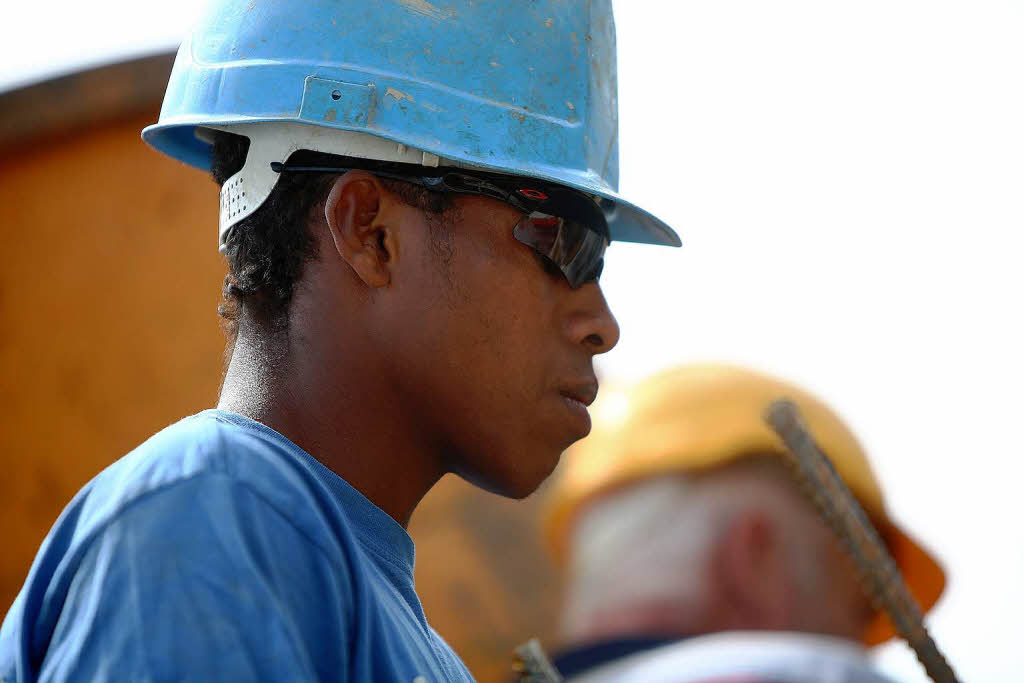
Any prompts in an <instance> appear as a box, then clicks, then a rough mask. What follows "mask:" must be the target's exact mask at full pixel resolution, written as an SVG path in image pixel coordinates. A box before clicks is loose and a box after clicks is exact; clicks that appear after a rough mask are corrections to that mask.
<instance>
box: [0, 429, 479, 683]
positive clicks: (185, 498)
mask: <svg viewBox="0 0 1024 683" xmlns="http://www.w3.org/2000/svg"><path fill="white" fill-rule="evenodd" d="M413 557H414V547H413V542H412V539H411V538H410V537H409V535H408V534H407V533H406V532H405V530H404V529H403V528H402V527H401V526H400V525H399V524H397V523H396V522H395V521H394V520H393V519H392V518H391V517H389V516H388V515H387V514H386V513H385V512H384V511H383V510H381V509H380V508H378V507H376V506H375V505H374V504H373V503H371V502H370V501H369V500H367V499H366V498H364V497H363V496H362V495H361V494H360V493H359V492H358V491H356V490H355V489H354V488H352V487H351V486H350V485H349V484H348V483H346V482H345V481H344V480H343V479H341V478H340V477H338V476H337V475H336V474H334V473H333V472H331V471H330V470H328V469H327V468H326V467H324V466H323V465H322V464H320V463H319V462H318V461H317V460H315V459H314V458H313V457H312V456H310V455H309V454H308V453H306V452H305V451H303V450H302V449H300V448H299V447H298V446H296V445H295V444H293V443H292V442H291V441H289V440H288V439H286V438H284V437H283V436H281V435H280V434H278V433H277V432H274V431H273V430H271V429H269V428H267V427H266V426H264V425H262V424H260V423H258V422H254V421H252V420H249V419H246V418H244V417H241V416H239V415H235V414H232V413H227V412H223V411H216V410H208V411H206V412H203V413H200V414H198V415H194V416H192V417H190V418H187V419H185V420H182V421H181V422H179V423H177V424H175V425H172V426H171V427H168V428H167V429H165V430H163V431H162V432H160V433H159V434H156V435H155V436H153V437H152V438H151V439H149V440H148V441H146V442H145V443H144V444H142V445H141V446H140V447H139V448H137V449H135V450H134V451H132V452H131V453H129V454H128V455H126V456H125V457H124V458H122V459H121V460H119V461H118V462H116V463H114V464H113V465H111V466H110V467H108V468H107V469H106V470H104V471H103V472H102V473H100V474H99V476H97V477H96V478H95V479H93V480H92V481H91V482H90V483H89V484H87V485H86V486H85V488H83V489H82V490H81V491H80V492H79V493H78V495H77V496H75V498H74V500H72V501H71V504H70V505H68V507H67V508H66V509H65V510H64V512H63V513H62V514H61V516H60V518H59V519H58V520H57V523H56V524H55V525H54V527H53V529H51V531H50V533H49V535H48V536H47V537H46V540H45V541H44V542H43V545H42V547H41V548H40V550H39V554H38V555H37V556H36V559H35V562H34V563H33V565H32V569H31V571H30V572H29V575H28V579H27V580H26V582H25V586H24V587H23V588H22V590H21V592H20V593H19V594H18V597H17V598H16V599H15V601H14V604H13V605H12V606H11V609H10V611H9V612H8V614H7V617H6V619H4V623H3V628H2V630H0V680H2V681H5V682H6V681H36V680H40V681H51V680H56V681H62V680H68V679H70V680H90V681H91V680H132V681H134V680H155V681H161V680H195V681H215V680H216V681H228V680H231V681H234V680H266V681H314V680H331V681H401V682H403V683H413V682H414V681H415V683H424V682H430V683H434V682H435V681H467V680H472V676H471V675H470V674H469V671H467V669H466V667H465V666H464V665H463V664H462V662H461V661H460V660H459V658H458V657H457V656H456V655H455V653H453V652H452V650H451V649H450V648H449V647H448V645H447V644H445V642H444V641H443V640H442V639H441V637H440V636H438V635H437V633H435V632H434V630H433V629H431V627H430V625H429V624H428V623H427V620H426V618H425V616H424V614H423V608H422V606H421V605H420V601H419V598H418V597H417V596H416V591H415V589H414V586H413Z"/></svg>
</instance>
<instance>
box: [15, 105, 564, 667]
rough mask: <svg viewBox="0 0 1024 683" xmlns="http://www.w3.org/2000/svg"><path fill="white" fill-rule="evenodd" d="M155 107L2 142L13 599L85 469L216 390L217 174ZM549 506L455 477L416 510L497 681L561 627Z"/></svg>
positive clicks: (435, 592)
mask: <svg viewBox="0 0 1024 683" xmlns="http://www.w3.org/2000/svg"><path fill="white" fill-rule="evenodd" d="M155 118H156V116H155V112H153V113H152V114H147V115H145V116H142V117H137V118H132V119H126V120H124V121H121V122H116V123H112V124H108V125H104V126H101V127H96V128H92V129H89V130H86V131H79V132H78V133H76V134H72V135H69V136H66V137H61V138H58V139H53V140H49V141H45V142H43V143H38V144H35V145H33V146H31V147H26V148H22V149H20V150H15V151H8V152H6V153H3V154H0V231H2V240H3V245H2V262H3V268H2V269H0V411H2V412H0V414H2V415H3V418H2V419H0V472H2V473H3V474H2V476H0V521H2V529H3V537H4V551H3V552H2V553H0V610H6V606H7V605H9V604H10V602H11V601H12V600H13V599H14V596H15V594H16V593H17V591H18V589H19V588H20V586H21V584H22V582H23V581H24V578H25V575H26V573H27V571H28V568H29V566H30V564H31V561H32V557H33V556H34V554H35V552H36V550H37V548H38V546H39V544H40V542H41V541H42V539H43V537H44V536H45V535H46V532H47V530H48V529H49V527H50V526H51V525H52V524H53V521H54V520H55V519H56V517H57V515H58V514H59V513H60V510H61V509H62V508H63V506H64V505H65V504H66V503H67V501H68V500H69V499H70V498H71V497H72V496H73V495H74V493H75V491H77V490H78V488H79V487H80V486H81V485H82V484H84V483H85V482H86V481H88V480H89V478H90V477H92V476H93V475H94V474H95V473H97V472H98V471H99V470H100V469H102V468H103V467H104V466H105V465H106V464H108V463H109V462H111V461H113V460H115V459H116V458H118V457H120V456H121V455H122V454H124V453H125V452H126V451H128V450H130V449H131V448H132V447H133V446H135V445H136V444H138V443H139V442H141V441H143V440H144V439H145V438H146V437H147V436H149V435H150V434H151V433H153V432H154V431H156V430H158V429H160V428H161V427H163V426H165V425H167V424H170V423H172V422H174V421H176V420H178V419H179V418H181V417H183V416H185V415H188V414H191V413H194V412H197V411H199V410H202V409H204V408H207V407H210V406H211V405H212V404H213V403H214V401H215V398H216V392H217V386H218V382H219V379H220V369H221V352H222V344H223V337H222V335H221V332H220V329H219V326H218V318H217V314H216V307H217V302H218V300H219V295H220V285H221V280H222V278H223V274H224V265H223V263H222V261H221V259H220V256H219V255H218V253H217V249H216V239H217V238H216V222H217V188H216V186H215V185H214V184H213V182H212V181H210V180H209V179H208V178H206V177H204V176H203V175H202V174H200V173H199V172H196V171H194V170H191V169H189V168H186V167H185V166H183V165H181V164H178V163H176V162H173V161H170V160H167V159H165V158H163V157H161V156H159V155H158V154H156V153H155V152H153V151H151V150H150V149H149V148H147V147H146V146H145V145H144V144H143V143H142V142H141V141H140V140H139V136H138V131H139V130H140V129H141V128H142V127H143V126H144V125H145V124H147V123H149V122H151V121H153V120H155ZM536 512H537V501H536V500H531V501H527V502H525V503H515V502H512V501H505V500H500V499H497V498H495V497H493V496H490V495H488V494H484V493H481V492H479V491H476V490H474V489H472V488H471V487H469V486H468V485H466V484H464V483H462V482H460V481H457V480H454V478H448V479H446V480H445V481H443V482H442V483H441V484H440V485H439V486H438V487H437V489H435V491H434V492H432V493H431V494H430V495H429V496H428V497H427V499H426V500H425V501H424V503H423V505H422V506H421V507H420V509H419V510H418V511H417V513H416V515H415V516H414V518H413V524H412V527H411V529H410V530H411V532H412V534H413V536H414V538H415V539H416V541H417V572H416V576H417V585H418V588H419V591H420V593H421V595H422V598H423V602H424V606H425V608H426V610H427V615H428V617H429V618H430V619H431V621H432V622H433V624H434V626H435V628H437V630H438V631H439V632H440V633H441V634H442V635H444V636H445V637H446V638H447V639H448V641H449V642H450V643H451V644H452V645H453V647H455V649H456V650H457V651H458V652H459V653H460V654H462V655H463V657H464V658H465V659H466V661H467V664H469V666H470V668H471V669H472V670H473V671H474V673H475V674H476V675H477V676H478V677H479V678H480V679H481V680H484V681H488V680H499V679H501V678H503V677H504V672H506V671H508V666H509V661H510V658H509V655H510V653H511V651H512V648H513V647H514V646H515V645H517V644H518V643H519V642H521V641H523V640H525V639H526V638H528V637H529V636H531V635H535V634H540V635H550V634H551V632H552V619H553V608H554V600H555V587H554V585H553V581H554V578H553V577H554V573H553V571H552V569H551V567H550V565H549V563H548V560H547V557H546V556H545V555H544V554H543V552H542V551H541V550H540V549H539V548H538V546H537V540H536V529H535V517H536Z"/></svg>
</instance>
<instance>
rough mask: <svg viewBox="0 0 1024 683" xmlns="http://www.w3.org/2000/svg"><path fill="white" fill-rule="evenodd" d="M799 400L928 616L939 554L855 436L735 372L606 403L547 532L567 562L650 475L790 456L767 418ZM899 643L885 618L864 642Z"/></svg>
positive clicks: (605, 398) (656, 380)
mask: <svg viewBox="0 0 1024 683" xmlns="http://www.w3.org/2000/svg"><path fill="white" fill-rule="evenodd" d="M783 397H785V398H789V399H791V400H793V401H795V402H796V404H797V406H799V408H800V410H801V412H802V413H803V415H804V419H805V420H806V423H807V426H808V428H809V429H810V431H811V434H812V435H813V436H814V439H815V441H816V442H817V443H818V444H819V445H820V446H821V448H822V449H823V450H824V451H825V453H827V454H828V456H829V457H830V458H831V459H832V462H833V463H834V464H835V467H836V469H837V470H838V472H839V474H840V475H842V477H843V479H844V480H845V481H846V483H847V485H848V486H849V487H850V489H851V490H852V491H853V493H854V495H855V496H856V497H857V498H858V500H859V501H860V504H861V505H862V506H863V507H864V510H865V511H866V512H867V513H868V515H869V516H870V517H871V520H872V521H873V522H874V524H875V526H876V528H877V529H878V531H879V533H880V534H881V536H882V538H883V539H884V540H885V543H886V545H887V546H888V548H889V551H890V552H891V553H892V555H893V558H894V559H895V560H896V563H897V564H898V565H899V566H900V569H901V570H902V571H903V575H904V577H905V578H906V581H907V584H908V585H909V587H910V590H911V592H912V593H913V594H914V596H915V597H916V598H917V601H918V603H919V604H920V605H921V608H922V609H923V610H925V611H927V610H929V609H930V608H931V607H932V606H933V605H934V604H935V602H936V601H937V600H938V599H939V596H940V595H941V594H942V590H943V588H944V587H945V583H946V579H945V575H944V573H943V571H942V568H941V567H940V566H939V564H938V563H937V562H936V561H935V559H934V558H932V557H931V555H929V554H928V552H926V551H925V550H924V549H923V548H921V546H919V545H918V544H917V543H916V542H915V541H914V540H912V539H911V538H910V537H909V536H907V534H906V533H904V532H903V531H902V530H901V529H899V528H898V527H897V526H896V525H895V524H894V523H893V522H892V520H890V519H889V515H888V513H887V512H886V509H885V502H884V499H883V496H882V489H881V487H880V486H879V483H878V480H877V479H876V478H875V475H874V474H873V473H872V471H871V467H870V465H869V464H868V460H867V456H866V455H865V453H864V450H863V449H862V448H861V446H860V444H859V443H858V442H857V439H856V437H855V436H854V435H853V433H852V432H851V431H850V430H849V429H848V428H847V427H846V425H844V424H843V422H842V421H841V420H840V419H839V417H838V416H837V415H836V414H835V413H834V412H832V410H831V409H830V408H829V407H828V406H826V405H825V404H824V403H822V402H821V401H819V400H818V399H817V398H815V397H814V396H811V395H810V394H808V393H807V392H806V391H804V390H803V389H800V388H799V387H797V386H794V385H792V384H789V383H787V382H783V381H781V380H778V379H776V378H773V377H770V376H767V375H763V374H761V373H757V372H753V371H751V370H747V369H744V368H739V367H734V366H728V365H711V364H700V365H689V366H685V367H681V368H677V369H675V370H670V371H667V372H665V373H662V374H660V375H656V376H654V377H652V378H650V379H647V380H645V381H643V382H640V383H639V384H637V385H636V386H635V387H633V388H631V389H630V390H629V391H627V392H621V393H616V392H612V393H611V394H609V395H602V398H601V399H600V400H599V401H598V403H597V404H595V418H596V419H595V428H594V431H593V432H592V433H591V435H590V436H589V437H587V438H586V439H584V440H583V441H581V442H580V443H579V444H578V445H577V446H576V447H575V448H573V449H572V450H570V451H569V452H568V453H567V454H566V457H565V459H564V464H563V466H562V468H561V469H562V472H561V473H560V476H559V477H558V478H556V479H555V481H554V482H553V486H552V490H551V492H550V498H549V504H548V505H549V507H548V514H547V516H546V519H545V533H546V536H547V540H548V541H549V543H550V545H551V548H552V550H553V551H554V554H555V556H556V558H558V559H559V560H562V561H564V560H565V556H566V552H567V547H568V540H569V533H570V531H571V526H572V524H573V521H574V518H575V517H576V515H577V514H578V513H579V511H580V510H581V509H582V508H583V506H585V505H586V504H587V503H589V502H591V501H593V500H594V499H595V498H596V497H598V496H600V495H602V494H605V493H608V492H609V491H612V490H615V489H619V488H621V487H624V486H626V485H628V484H630V483H633V482H636V481H639V480H642V479H647V478H650V477H654V476H658V475H663V474H669V473H677V472H694V471H700V470H704V469H709V468H713V467H716V466H720V465H724V464H726V463H729V462H731V461H733V460H736V459H738V458H742V457H744V456H749V455H754V454H765V453H778V454H780V455H783V454H785V453H786V451H785V447H784V446H783V444H782V442H781V441H780V440H779V438H778V436H776V435H775V433H774V432H773V431H771V429H769V428H768V427H767V426H766V425H765V424H764V422H763V420H762V417H761V416H762V414H763V412H764V410H765V408H766V407H767V406H768V404H769V403H771V402H772V401H774V400H775V399H778V398H783ZM895 635H896V632H895V630H894V628H893V626H892V624H891V622H890V621H889V618H888V616H887V615H886V614H884V613H883V612H879V613H878V614H876V616H875V618H874V619H873V621H872V623H871V624H870V625H869V627H868V629H867V631H866V632H865V635H864V639H863V640H864V643H865V644H866V645H869V646H870V645H877V644H879V643H882V642H884V641H886V640H888V639H889V638H892V637H893V636H895Z"/></svg>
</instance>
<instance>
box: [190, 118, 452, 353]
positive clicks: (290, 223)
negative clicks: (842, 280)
mask: <svg viewBox="0 0 1024 683" xmlns="http://www.w3.org/2000/svg"><path fill="white" fill-rule="evenodd" d="M212 135H213V156H212V163H211V165H210V174H211V175H212V176H213V179H214V180H215V181H216V182H217V184H218V185H223V184H224V182H225V181H226V180H227V179H228V178H230V177H231V176H232V175H234V174H235V173H237V172H238V171H239V170H240V169H241V168H242V166H243V164H244V163H245V157H246V154H247V153H248V151H249V139H248V138H246V137H244V136H241V135H234V134H231V133H225V132H223V131H212ZM342 160H345V158H343V157H342ZM288 161H291V162H295V163H301V164H303V165H326V166H329V165H332V164H333V165H339V164H338V161H339V157H336V156H331V155H327V154H321V153H318V152H309V151H299V152H296V153H295V154H293V155H292V156H291V158H290V159H289V160H288ZM347 161H351V162H353V163H352V164H351V165H354V166H358V160H347ZM336 177H337V174H336V173H317V174H309V173H295V174H283V175H282V176H281V177H280V178H279V179H278V181H277V184H276V185H275V186H274V189H273V190H272V191H271V193H270V195H269V196H268V197H267V200H266V201H265V202H264V203H263V204H262V205H261V206H260V208H259V209H257V210H256V211H255V212H253V214H252V215H250V216H248V217H247V218H245V219H243V220H242V221H240V222H239V223H238V224H237V225H236V226H235V228H234V230H233V231H232V236H231V239H230V240H229V242H228V244H227V247H226V252H225V256H226V258H227V263H228V274H227V275H226V276H225V278H224V288H223V301H222V302H221V303H220V305H219V306H218V307H217V312H218V313H219V314H220V316H221V318H223V320H224V326H225V331H226V332H227V335H228V339H229V343H230V345H231V346H233V344H234V341H235V339H236V337H237V335H238V323H239V319H240V317H241V314H242V308H243V306H245V307H249V310H250V312H252V313H254V314H256V315H257V316H258V319H259V320H261V321H262V322H264V323H266V324H268V325H269V326H270V328H269V329H270V330H271V331H275V332H276V331H281V330H284V329H286V328H287V324H288V306H289V304H290V303H291V299H292V295H293V293H294V291H295V285H296V283H297V282H298V281H299V280H300V279H301V278H302V273H303V268H304V266H305V264H306V263H307V262H309V261H310V260H313V259H315V258H316V257H317V248H316V240H315V239H314V236H313V234H312V231H311V230H310V221H311V219H312V218H313V216H314V215H315V212H316V211H318V210H321V209H322V207H323V204H324V201H325V200H326V199H327V194H328V192H329V191H330V187H331V182H332V181H333V180H334V179H335V178H336ZM380 182H381V184H382V185H384V187H385V188H387V189H388V190H389V191H391V192H393V193H395V194H396V195H398V197H399V198H401V200H402V201H404V202H405V203H407V204H409V205H411V206H414V207H416V208H419V209H421V210H423V211H424V212H426V213H427V214H428V219H429V220H428V224H429V226H430V230H431V243H432V244H434V245H435V246H438V247H441V246H444V245H445V244H447V237H448V235H447V233H446V231H442V230H440V229H439V228H440V227H441V226H444V225H445V221H443V220H439V219H440V218H441V217H442V216H443V214H445V212H446V211H447V210H448V209H449V208H451V204H452V201H451V195H448V194H442V193H438V192H430V191H428V190H426V189H424V188H422V187H419V186H417V185H412V184H410V183H405V182H402V181H399V180H393V179H389V178H381V179H380ZM439 253H442V254H444V255H445V256H446V257H450V252H448V253H447V254H445V252H444V251H440V252H439Z"/></svg>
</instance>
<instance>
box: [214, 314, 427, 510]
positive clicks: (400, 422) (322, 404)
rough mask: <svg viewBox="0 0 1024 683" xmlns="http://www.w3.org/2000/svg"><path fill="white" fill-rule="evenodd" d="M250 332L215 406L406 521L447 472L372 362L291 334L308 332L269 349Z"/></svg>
mask: <svg viewBox="0 0 1024 683" xmlns="http://www.w3.org/2000/svg"><path fill="white" fill-rule="evenodd" d="M250 329H251V328H250ZM245 332H246V330H245V326H244V325H242V326H240V330H239V334H238V339H237V341H236V343H235V345H234V349H233V350H232V353H231V358H230V360H229V363H228V368H227V371H226V372H225V377H224V383H223V385H222V387H221V392H220V399H219V401H218V404H217V407H218V408H219V409H221V410H227V411H231V412H234V413H237V414H240V415H244V416H245V417H248V418H251V419H253V420H256V421H258V422H261V423H263V424H265V425H267V426H268V427H270V428H272V429H274V430H275V431H277V432H279V433H280V434H283V435H284V436H285V437H287V438H288V439H289V440H291V441H292V442H293V443H295V444H296V445H298V446H299V447H300V448H302V449H303V450H305V451H306V452H308V453H309V454H310V455H312V456H313V457H315V458H316V459H317V460H319V461H320V462H322V463H323V464H324V465H325V466H326V467H328V468H329V469H330V470H332V471H333V472H334V473H335V474H337V475H338V476H340V477H341V478H342V479H344V480H345V481H346V482H348V483H349V484H351V485H352V486H353V487H355V488H356V489H357V490H358V491H359V492H360V493H362V494H363V495H364V496H366V497H367V498H368V499H369V500H370V501H372V502H373V503H374V504H375V505H377V507H379V508H381V509H382V510H384V512H386V513H387V514H388V515H390V516H391V517H392V518H394V519H395V521H397V522H398V523H399V524H401V525H402V526H403V527H406V526H408V523H409V519H410V517H411V516H412V512H413V510H414V509H415V508H416V505H418V504H419V501H420V500H421V499H422V498H423V496H424V495H425V494H426V493H427V491H429V490H430V488H431V487H432V486H433V485H434V484H435V483H436V482H437V480H438V479H440V477H441V476H442V475H443V474H444V471H443V469H442V468H441V466H440V462H439V458H438V457H437V454H435V453H432V452H431V449H430V448H429V447H428V443H427V439H425V438H423V435H422V434H420V433H418V430H417V429H416V428H415V425H414V422H415V421H414V420H413V419H411V417H412V416H406V415H403V414H402V411H401V407H400V404H399V402H398V401H396V400H395V396H394V392H391V391H388V387H387V384H386V382H384V381H381V377H380V375H379V374H378V373H376V372H374V370H375V367H374V364H373V363H372V362H367V357H366V355H365V354H360V353H359V351H360V349H356V348H353V349H347V350H345V352H341V353H339V352H338V351H339V350H338V349H337V348H335V349H331V352H330V353H321V352H320V351H322V350H318V349H315V348H302V349H296V348H295V347H294V345H293V343H292V342H291V341H289V339H288V337H289V336H290V337H291V339H295V338H297V337H298V338H301V339H303V340H308V339H309V337H308V336H306V335H284V336H278V337H277V338H275V340H274V343H273V347H271V346H269V345H268V344H267V343H266V342H260V341H255V342H254V341H253V340H254V339H257V340H258V339H261V338H262V337H259V336H257V335H252V334H246V333H245ZM315 338H316V337H314V339H315Z"/></svg>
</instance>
